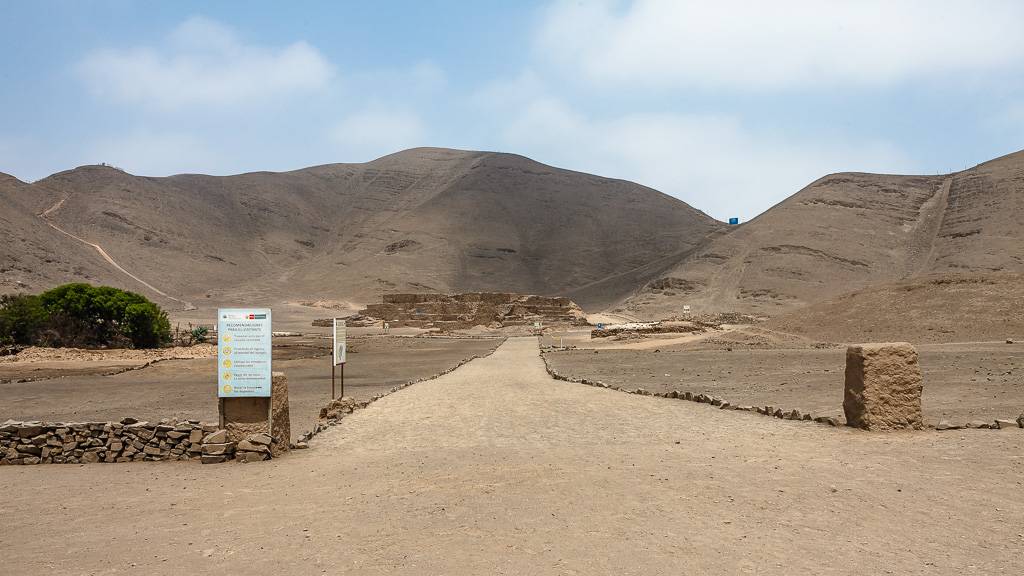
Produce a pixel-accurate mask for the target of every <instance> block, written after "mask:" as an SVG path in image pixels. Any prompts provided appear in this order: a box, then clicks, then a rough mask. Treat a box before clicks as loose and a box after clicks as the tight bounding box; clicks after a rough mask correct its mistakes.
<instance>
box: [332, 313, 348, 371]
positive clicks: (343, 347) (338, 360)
mask: <svg viewBox="0 0 1024 576" xmlns="http://www.w3.org/2000/svg"><path fill="white" fill-rule="evenodd" d="M346 336H347V334H346V330H345V319H344V318H335V319H334V365H335V366H337V365H338V364H344V363H345V355H346V353H347V352H348V344H347V342H346V341H345V340H346Z"/></svg>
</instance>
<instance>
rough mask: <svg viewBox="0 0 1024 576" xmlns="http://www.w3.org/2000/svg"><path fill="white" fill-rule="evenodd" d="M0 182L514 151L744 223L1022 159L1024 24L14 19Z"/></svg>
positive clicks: (513, 7) (361, 7)
mask: <svg viewBox="0 0 1024 576" xmlns="http://www.w3.org/2000/svg"><path fill="white" fill-rule="evenodd" d="M0 10H2V13H3V18H0V114H2V115H3V116H2V122H0V171H3V172H8V173H11V174H14V175H15V176H17V177H19V178H21V179H23V180H27V181H32V180H35V179H39V178H42V177H44V176H46V175H49V174H51V173H53V172H57V171H60V170H64V169H68V168H71V167H74V166H78V165H81V164H91V163H98V162H107V163H110V164H114V165H116V166H120V167H123V168H124V169H126V170H128V171H129V172H132V173H135V174H143V175H168V174H175V173H181V172H203V173H210V174H232V173H238V172H244V171H251V170H289V169H295V168H300V167H304V166H309V165H315V164H323V163H330V162H361V161H366V160H370V159H373V158H375V157H378V156H381V155H383V154H387V153H390V152H394V151H397V150H400V149H403V148H408V147H413V146H448V147H456V148H465V149H483V150H500V151H506V152H515V153H519V154H523V155H526V156H529V157H531V158H534V159H535V160H538V161H541V162H544V163H547V164H552V165H555V166H560V167H565V168H571V169H576V170H582V171H586V172H592V173H596V174H600V175H603V176H610V177H617V178H625V179H628V180H633V181H636V182H639V183H642V184H645V185H648V186H651V187H653V188H657V189H659V190H661V191H663V192H665V193H668V194H671V195H673V196H676V197H678V198H681V199H683V200H685V201H686V202H688V203H690V204H691V205H693V206H695V207H697V208H700V209H702V210H704V211H706V212H708V213H709V214H711V215H712V216H714V217H716V218H720V219H725V218H728V217H729V216H739V217H741V218H743V219H749V218H751V217H753V216H755V215H756V214H758V213H760V212H762V211H763V210H765V209H767V208H768V207H770V206H771V205H773V204H775V203H776V202H778V201H780V200H782V199H784V198H785V197H786V196H788V195H790V194H792V193H794V192H796V191H797V190H799V189H800V188H801V187H803V186H804V185H806V184H807V183H809V182H810V181H812V180H814V179H815V178H817V177H819V176H821V175H824V174H826V173H829V172H835V171H844V170H855V171H872V172H896V173H939V172H948V171H951V170H957V169H962V168H964V167H966V166H970V165H974V164H976V163H978V162H982V161H985V160H988V159H990V158H993V157H996V156H1000V155H1003V154H1007V153H1010V152H1014V151H1017V150H1019V149H1021V148H1024V143H1022V142H1024V92H1022V90H1024V34H1021V33H1020V29H1021V27H1022V25H1024V3H1021V2H1011V1H999V0H992V1H973V2H968V1H942V0H934V1H923V0H904V1H899V0H893V1H883V0H862V1H859V2H848V1H840V0H837V1H835V2H820V1H811V0H779V1H777V2H771V3H766V2H742V1H738V0H719V1H717V2H713V3H712V2H693V1H690V0H647V1H638V2H616V1H610V2H580V1H576V2H558V1H543V2H541V1H537V2H443V1H420V2H352V3H341V2H322V3H320V2H294V3H280V2H246V3H240V2H187V1H176V2H164V3H155V2H128V1H106V2H103V1H95V2H76V1H69V2H46V1H41V2H4V3H2V4H0Z"/></svg>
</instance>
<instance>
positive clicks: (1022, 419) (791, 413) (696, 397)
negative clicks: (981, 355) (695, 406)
mask: <svg viewBox="0 0 1024 576" xmlns="http://www.w3.org/2000/svg"><path fill="white" fill-rule="evenodd" d="M540 357H541V359H543V360H544V368H545V370H547V372H548V374H549V375H550V376H551V377H552V378H554V379H555V380H562V381H564V382H573V383H576V384H586V385H587V386H594V387H597V388H607V389H609V390H615V391H617V392H625V393H626V394H638V395H640V396H657V397H659V398H678V399H680V400H689V401H691V402H698V403H701V404H710V405H712V406H717V407H719V408H720V409H722V410H736V411H740V412H751V413H755V414H760V415H762V416H769V417H772V418H779V419H782V420H794V421H802V422H815V423H818V424H824V425H826V426H841V425H842V426H844V424H841V423H840V422H839V420H838V419H837V418H835V417H832V416H817V417H815V416H812V415H811V414H809V413H806V414H805V413H803V412H801V411H800V410H798V409H795V408H794V409H792V410H785V409H783V408H778V407H775V406H742V405H736V404H733V403H731V402H729V401H727V400H723V399H721V398H718V397H716V396H710V395H707V394H704V393H700V394H694V393H692V392H680V391H678V390H673V391H671V392H666V393H664V394H661V393H657V392H649V391H647V390H644V389H643V388H636V389H635V390H628V389H625V388H621V387H619V386H613V385H611V384H605V383H604V382H600V381H597V380H589V379H587V378H574V377H571V376H563V375H562V374H559V373H558V372H556V371H555V369H554V368H552V367H551V365H550V364H549V363H548V359H547V357H546V355H545V353H544V351H541V355H540ZM926 428H927V429H932V430H939V431H942V430H962V429H977V430H985V429H991V430H1004V429H1007V428H1024V414H1021V415H1020V416H1018V417H1017V418H1016V419H1010V418H997V419H996V420H995V421H994V423H987V422H983V421H981V420H975V421H972V422H969V423H967V424H964V425H962V426H957V425H952V424H950V423H949V422H946V421H945V420H941V421H940V422H939V423H938V424H937V425H935V426H926Z"/></svg>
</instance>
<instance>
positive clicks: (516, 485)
mask: <svg viewBox="0 0 1024 576" xmlns="http://www.w3.org/2000/svg"><path fill="white" fill-rule="evenodd" d="M1022 454H1024V433H1012V432H1008V431H1007V432H977V431H964V433H939V432H920V433H906V434H877V433H876V434H872V433H864V432H857V431H853V430H849V429H842V428H840V429H836V428H829V427H825V426H820V425H815V424H811V423H804V422H792V421H783V420H777V419H770V418H764V417H761V416H757V415H755V414H750V413H745V412H744V413H740V412H731V411H722V410H719V409H717V408H714V407H712V406H710V405H706V404H696V403H692V402H685V401H681V400H669V399H664V398H656V397H650V396H639V395H633V394H624V393H621V392H617V391H613V390H608V389H604V388H597V387H590V386H585V385H581V384H573V383H568V382H561V381H556V380H553V379H552V378H550V377H549V375H548V374H547V372H546V371H545V368H544V363H543V361H542V360H541V358H540V357H539V353H538V344H537V340H536V338H512V339H509V340H508V341H506V343H504V344H503V345H502V346H501V347H499V348H498V349H497V351H495V352H494V353H493V354H492V355H490V356H488V357H486V358H483V359H478V360H474V361H473V362H470V363H468V364H466V365H464V366H462V367H461V368H459V369H458V370H455V371H454V372H451V373H449V374H446V375H444V376H441V377H439V378H436V379H433V380H429V381H426V382H421V383H419V384H416V385H414V386H411V387H408V388H406V389H404V390H402V391H400V392H398V393H395V394H391V395H389V396H386V397H384V398H382V399H381V400H379V401H377V402H375V403H373V404H371V405H370V406H369V407H367V408H366V409H365V410H360V411H357V412H356V413H355V414H353V415H351V416H349V417H347V418H345V419H344V420H342V421H341V423H339V424H338V425H337V426H334V427H333V428H330V429H329V430H328V431H326V432H324V433H323V434H321V435H319V436H317V437H316V438H314V440H313V441H312V442H311V447H310V448H309V449H308V450H302V451H296V452H293V453H292V454H290V455H288V456H287V457H284V458H280V459H277V460H274V461H271V462H265V463H261V464H244V465H243V464H237V463H229V464H224V465H216V466H200V465H197V464H194V463H180V464H173V463H148V462H146V463H138V465H135V464H124V465H115V464H96V465H87V466H58V465H52V466H10V467H4V468H0V481H2V482H3V483H4V485H5V486H8V487H11V488H12V489H11V490H9V491H8V493H7V495H6V497H5V498H4V499H2V500H0V513H2V514H3V516H4V518H5V528H6V529H5V536H4V539H3V540H4V542H3V545H2V547H3V551H4V552H3V555H4V564H5V568H6V569H7V570H8V571H10V573H12V574H40V573H115V572H116V573H120V572H122V571H133V572H138V573H145V574H182V573H189V574H225V573H230V574H283V575H299V574H311V573H332V574H333V573H344V574H355V575H371V574H373V575H375V574H383V573H387V574H410V575H413V574H415V575H421V574H450V575H470V574H615V575H632V574H682V573H694V574H794V573H808V574H811V573H813V574H883V573H896V574H951V573H964V572H976V573H1020V572H1021V570H1022V569H1024V556H1022V555H1021V554H1020V549H1021V545H1022V544H1024V535H1022V531H1021V528H1020V524H1019V519H1020V518H1021V517H1022V515H1024V501H1022V500H1021V498H1020V491H1021V480H1020V478H1021V476H1022V472H1024V470H1022V464H1024V457H1022V456H1021V455H1022ZM69 486H74V490H73V491H69V490H68V489H67V487H69ZM41 494H45V495H47V496H46V497H44V498H40V495H41ZM54 542H59V543H60V545H59V546H54V545H53V543H54Z"/></svg>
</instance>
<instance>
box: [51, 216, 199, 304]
mask: <svg viewBox="0 0 1024 576" xmlns="http://www.w3.org/2000/svg"><path fill="white" fill-rule="evenodd" d="M68 198H70V196H65V197H64V198H61V199H60V201H58V202H57V203H56V204H54V205H53V206H50V207H49V208H47V209H46V210H43V211H42V212H41V213H40V214H39V218H40V219H42V221H43V222H46V224H47V225H48V226H49V227H50V228H53V229H54V230H56V231H57V232H60V233H61V234H64V235H65V236H67V237H68V238H71V239H72V240H77V241H78V242H81V243H82V244H85V245H86V246H90V247H92V248H93V249H94V250H96V252H97V253H98V254H99V255H100V257H102V258H103V259H104V260H106V261H107V263H108V264H110V265H111V266H113V267H114V268H116V269H117V270H118V271H120V272H121V273H122V274H124V275H125V276H128V277H129V278H131V279H132V280H135V281H136V282H138V283H139V284H142V285H143V286H145V287H146V288H149V289H150V290H152V291H153V292H156V293H157V294H159V295H161V296H163V297H164V298H167V299H168V300H173V301H174V302H177V303H179V304H181V305H182V307H184V309H185V310H194V309H195V305H194V304H192V303H191V302H186V301H185V300H181V299H179V298H175V297H174V296H171V295H170V294H168V293H166V292H164V291H163V290H160V289H159V288H157V287H156V286H153V285H152V284H150V283H149V282H146V281H145V280H143V279H142V278H139V277H138V276H136V275H135V274H132V273H131V272H129V271H128V270H126V269H125V268H124V267H123V266H121V265H120V264H118V263H117V261H116V260H114V258H113V257H112V256H111V255H110V254H108V253H107V251H106V250H104V249H103V247H101V246H100V245H99V244H94V243H92V242H89V241H88V240H86V239H85V238H82V237H81V236H76V235H74V234H72V233H71V232H68V231H67V230H65V229H63V228H61V227H60V226H57V225H56V224H55V223H54V222H53V221H52V220H50V214H51V213H53V212H55V211H57V210H59V209H60V207H61V206H63V205H64V202H65V201H67V199H68Z"/></svg>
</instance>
